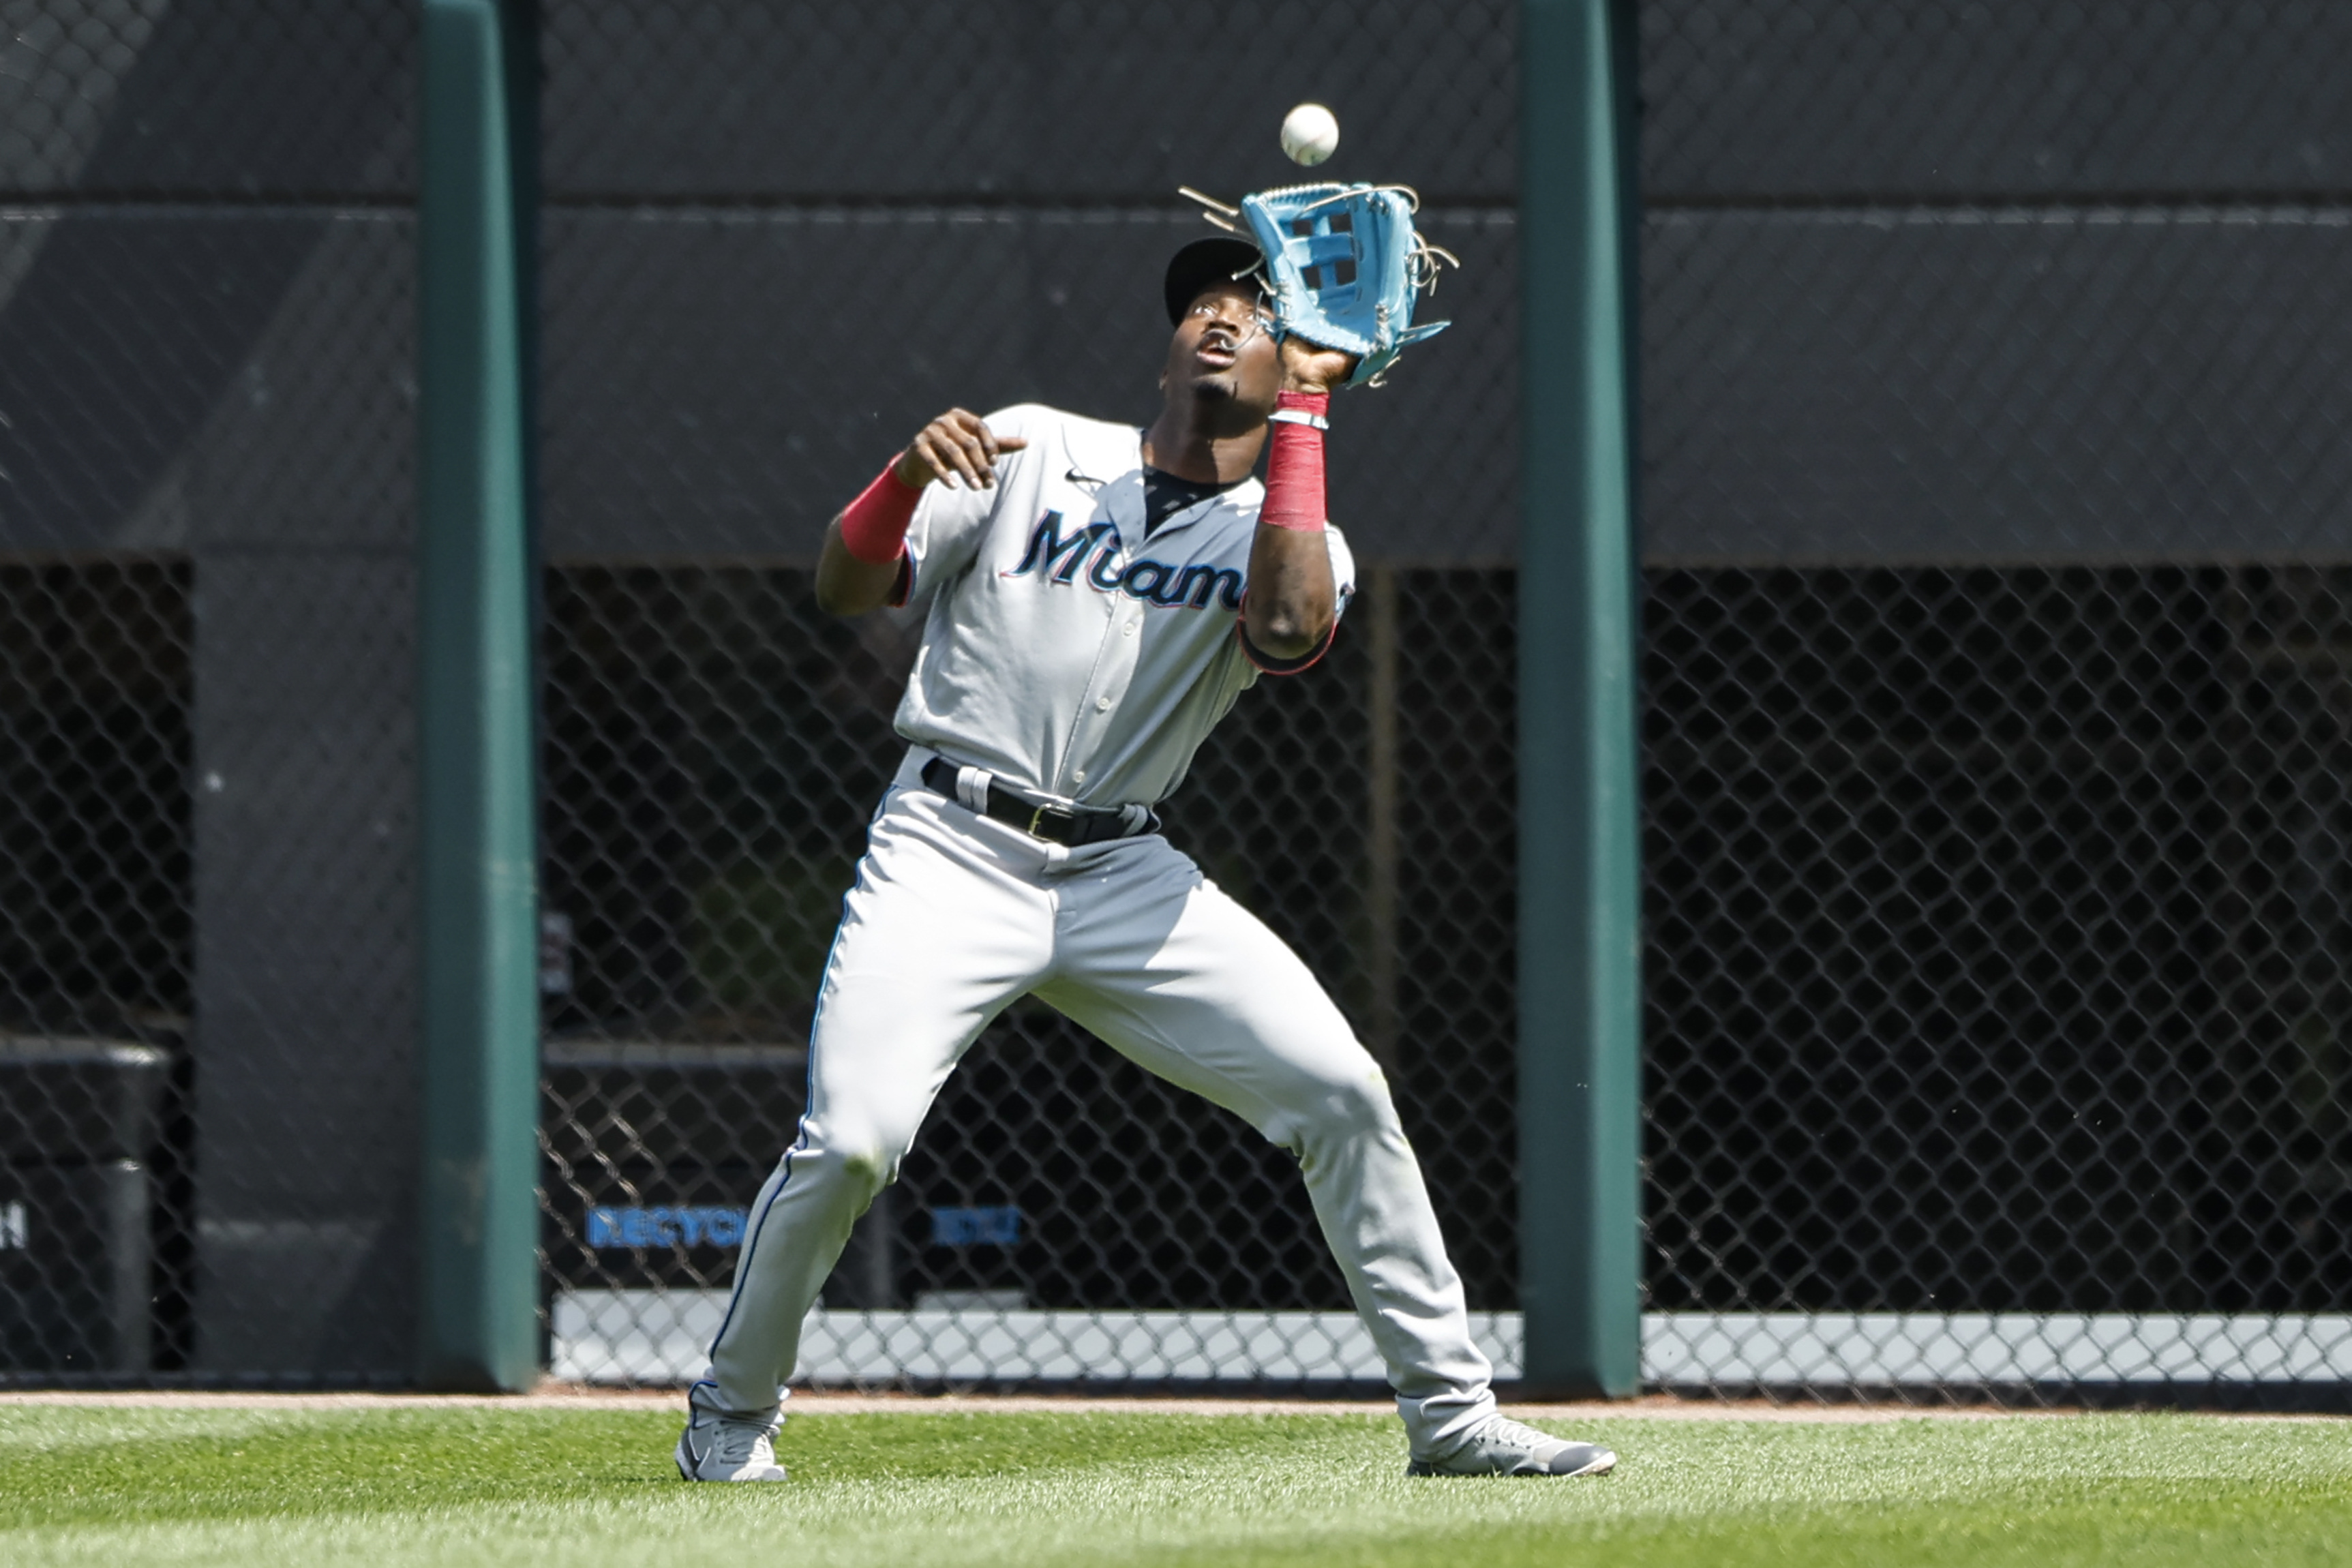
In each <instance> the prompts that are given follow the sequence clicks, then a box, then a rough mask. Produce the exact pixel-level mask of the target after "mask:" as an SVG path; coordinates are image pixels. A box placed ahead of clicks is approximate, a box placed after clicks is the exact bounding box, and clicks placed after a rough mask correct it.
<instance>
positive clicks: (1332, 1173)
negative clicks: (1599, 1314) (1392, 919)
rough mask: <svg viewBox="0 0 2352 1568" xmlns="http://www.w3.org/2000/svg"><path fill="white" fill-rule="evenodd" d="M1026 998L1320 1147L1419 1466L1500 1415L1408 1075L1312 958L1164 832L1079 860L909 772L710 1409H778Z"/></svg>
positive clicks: (1298, 1142)
mask: <svg viewBox="0 0 2352 1568" xmlns="http://www.w3.org/2000/svg"><path fill="white" fill-rule="evenodd" d="M1024 993H1027V994H1035V995H1036V996H1038V997H1040V998H1042V999H1043V1000H1044V1001H1045V1002H1046V1003H1048V1004H1049V1005H1052V1006H1054V1007H1055V1008H1056V1009H1058V1010H1059V1011H1061V1012H1062V1013H1064V1014H1066V1015H1067V1016H1069V1017H1071V1018H1072V1019H1075V1020H1076V1022H1077V1023H1079V1024H1080V1025H1082V1026H1085V1027H1086V1028H1087V1029H1089V1030H1091V1031H1093V1032H1094V1033H1095V1034H1097V1035H1098V1036H1100V1037H1102V1038H1103V1039H1104V1040H1106V1041H1107V1042H1108V1043H1109V1044H1110V1046H1111V1047H1113V1048H1114V1049H1116V1050H1118V1052H1120V1053H1121V1054H1122V1055H1124V1056H1126V1057H1128V1058H1129V1059H1130V1060H1132V1061H1134V1062H1136V1063H1137V1064H1138V1065H1139V1066H1141V1067H1143V1068H1146V1069H1147V1070H1149V1071H1150V1072H1153V1073H1156V1074H1158V1075H1159V1076H1160V1077H1161V1078H1163V1079H1167V1080H1169V1081H1170V1082H1171V1083H1174V1084H1178V1085H1181V1087H1183V1088H1185V1089H1191V1090H1192V1091H1193V1092H1194V1093H1196V1094H1200V1095H1202V1096H1205V1097H1206V1098H1208V1099H1209V1100H1213V1101H1215V1102H1216V1103H1217V1104H1219V1105H1222V1106H1223V1107H1224V1108H1225V1109H1227V1110H1231V1111H1233V1112H1234V1114H1236V1115H1238V1116H1240V1117H1242V1118H1243V1119H1244V1121H1248V1122H1249V1123H1250V1125H1251V1126H1253V1127H1255V1128H1256V1129H1257V1130H1258V1131H1260V1132H1261V1133H1263V1134H1265V1137H1266V1138H1267V1139H1269V1140H1271V1141H1272V1142H1275V1143H1277V1144H1279V1145H1281V1146H1282V1147H1284V1148H1286V1149H1288V1150H1289V1151H1290V1152H1292V1153H1294V1154H1296V1155H1297V1157H1298V1164H1299V1170H1300V1172H1301V1173H1302V1174H1303V1175H1304V1176H1305V1177H1306V1181H1307V1193H1308V1194H1309V1196H1310V1197H1311V1199H1312V1201H1313V1203H1314V1205H1315V1215H1316V1218H1317V1220H1318V1222H1319V1223H1320V1225H1321V1226H1322V1230H1323V1236H1324V1238H1325V1240H1326V1241H1327V1242H1328V1243H1329V1245H1330V1247H1331V1253H1332V1256H1333V1257H1334V1258H1337V1259H1338V1261H1339V1268H1340V1272H1341V1273H1342V1274H1343V1275H1345V1276H1346V1279H1347V1282H1348V1291H1349V1298H1350V1299H1351V1300H1353V1301H1354V1303H1355V1307H1356V1310H1357V1311H1358V1312H1359V1313H1360V1314H1361V1316H1362V1318H1363V1320H1364V1322H1365V1323H1366V1325H1367V1326H1368V1327H1369V1328H1370V1331H1371V1336H1372V1342H1373V1343H1374V1345H1375V1346H1377V1347H1378V1349H1379V1351H1380V1353H1381V1357H1382V1359H1383V1360H1384V1361H1385V1362H1386V1363H1387V1365H1388V1370H1389V1381H1390V1383H1391V1385H1392V1386H1393V1387H1394V1388H1395V1389H1396V1395H1397V1408H1398V1410H1399V1412H1400V1413H1402V1415H1403V1417H1404V1421H1405V1426H1406V1431H1407V1434H1408V1436H1409V1437H1410V1439H1411V1442H1412V1449H1413V1452H1414V1453H1416V1454H1430V1453H1434V1452H1437V1451H1440V1450H1443V1449H1444V1448H1445V1447H1449V1446H1451V1444H1452V1443H1453V1442H1454V1441H1455V1440H1457V1439H1458V1438H1459V1437H1460V1436H1463V1435H1464V1434H1465V1433H1466V1432H1467V1430H1468V1429H1469V1428H1470V1427H1471V1426H1475V1424H1476V1423H1477V1422H1479V1421H1480V1420H1482V1419H1483V1418H1484V1417H1485V1416H1486V1415H1488V1414H1489V1413H1490V1412H1492V1411H1493V1409H1494V1408H1495V1401H1494V1395H1493V1394H1492V1393H1491V1392H1490V1391H1489V1389H1488V1387H1487V1383H1488V1379H1489V1377H1490V1376H1491V1375H1492V1369H1491V1368H1490V1367H1489V1366H1488V1364H1487V1362H1486V1357H1485V1355H1483V1354H1482V1353H1481V1352H1479V1350H1478V1348H1477V1346H1476V1345H1475V1344H1474V1343H1473V1342H1472V1341H1471V1338H1470V1323H1469V1316H1468V1313H1467V1312H1466V1311H1465V1309H1464V1304H1463V1294H1462V1281H1461V1279H1460V1278H1459V1277H1458V1276H1456V1275H1455V1273H1454V1268H1453V1265H1452V1264H1451V1263H1450V1262H1448V1261H1447V1259H1446V1256H1445V1244H1444V1238H1443V1237H1441V1236H1440V1235H1439V1233H1438V1228H1437V1218H1436V1215H1434V1214H1433V1212H1432V1210H1431V1208H1430V1204H1429V1194H1428V1191H1427V1189H1426V1188H1425V1187H1424V1186H1423V1184H1422V1178H1421V1167H1420V1164H1419V1163H1418V1162H1417V1161H1416V1160H1415V1159H1414V1158H1413V1153H1412V1147H1411V1146H1410V1145H1409V1144H1407V1143H1406V1142H1405V1137H1404V1131H1403V1129H1402V1126H1401V1125H1400V1124H1399V1122H1398V1121H1397V1113H1396V1108H1395V1106H1394V1105H1393V1104H1392V1103H1391V1100H1390V1099H1389V1091H1388V1085H1387V1083H1386V1082H1385V1081H1384V1080H1383V1079H1382V1078H1381V1072H1380V1069H1379V1068H1378V1067H1376V1066H1375V1065H1374V1064H1373V1061H1372V1058H1370V1056H1369V1055H1368V1054H1366V1052H1365V1050H1364V1048H1363V1047H1361V1046H1360V1045H1359V1044H1357V1042H1356V1039H1355V1037H1354V1035H1353V1034H1352V1033H1351V1032H1350V1031H1349V1027H1348V1025H1347V1022H1346V1020H1345V1019H1343V1018H1342V1017H1341V1016H1340V1015H1339V1009H1338V1008H1337V1007H1336V1006H1334V1005H1332V1002H1331V999H1330V998H1329V997H1328V996H1327V995H1326V994H1324V992H1323V988H1322V987H1321V986H1320V985H1318V984H1316V981H1315V978H1314V976H1313V975H1312V974H1310V973H1308V972H1307V966H1306V965H1305V964H1304V963H1300V962H1299V960H1298V957H1297V954H1295V953H1293V952H1291V951H1290V949H1289V948H1288V947H1287V946H1286V945H1285V944H1284V943H1283V942H1282V940H1281V939H1280V938H1278V937H1276V935H1275V934H1274V933H1273V932H1272V931H1268V930H1267V929H1266V928H1265V926H1264V925H1263V924H1261V923H1260V922H1259V921H1257V920H1256V919H1255V917H1254V916H1252V915H1251V914H1250V913H1249V912H1248V911H1247V910H1244V909H1243V908H1242V907H1241V906H1240V905H1238V904H1236V903H1234V901H1233V900H1231V899H1229V898H1227V897H1226V896H1225V895H1224V894H1223V892H1222V891H1220V890H1219V889H1217V887H1216V886H1215V884H1213V883H1212V882H1210V881H1208V880H1207V879H1205V878H1203V877H1202V874H1201V871H1200V868H1198V867H1197V866H1195V865H1194V864H1193V863H1192V860H1191V859H1190V858H1187V857H1185V856H1184V855H1182V854H1181V853H1179V852H1178V851H1177V850H1176V849H1175V848H1173V847H1171V846H1170V845H1169V843H1168V842H1167V841H1166V840H1165V839H1163V838H1161V837H1158V836H1157V835H1150V836H1146V837H1137V838H1128V839H1120V840H1117V841H1114V842H1111V843H1108V844H1097V845H1090V846H1087V847H1084V848H1079V849H1066V848H1063V847H1060V846H1058V845H1053V844H1047V843H1045V842H1042V841H1041V840H1038V839H1035V838H1033V837H1029V836H1028V835H1027V834H1025V833H1023V832H1021V831H1019V830H1018V829H1016V828H1013V827H1011V826H1006V825H1005V824H1003V823H1000V822H996V821H993V820H992V819H990V818H988V817H984V816H977V815H975V814H973V813H971V812H969V811H967V810H965V809H964V808H963V807H962V806H961V805H956V804H954V803H953V802H950V801H949V800H947V799H946V798H944V797H943V796H940V795H936V794H934V793H933V792H932V791H930V790H929V789H927V788H925V787H924V786H923V785H922V784H920V783H919V782H910V780H909V775H908V772H905V771H902V773H901V774H900V777H899V782H898V784H896V785H894V786H893V787H892V789H891V791H890V793H889V795H887V797H885V799H884V802H883V805H882V807H881V809H880V811H879V812H877V814H876V816H875V819H874V824H873V830H872V836H871V838H870V841H869V846H868V848H867V851H866V858H865V859H864V860H863V861H862V862H861V863H860V865H859V867H858V872H857V882H856V887H855V888H854V889H851V891H850V894H849V896H848V898H847V900H845V903H844V907H843V914H842V922H841V931H840V934H839V936H838V937H837V938H836V939H835V943H834V949H833V955H832V957H831V959H830V960H829V961H828V962H827V963H826V966H825V972H824V984H823V988H822V990H821V992H820V994H819V998H818V1007H817V1015H816V1022H815V1025H814V1028H813V1029H812V1031H811V1037H810V1040H809V1103H808V1108H807V1113H806V1115H805V1116H803V1119H802V1121H801V1128H800V1137H799V1139H798V1140H797V1141H796V1142H794V1143H793V1147H792V1149H791V1150H790V1151H789V1152H787V1153H786V1154H785V1155H784V1157H783V1160H782V1163H779V1164H778V1166H777V1167H776V1170H775V1173H773V1174H772V1175H771V1176H770V1177H769V1178H768V1180H767V1183H766V1184H765V1185H764V1186H762V1187H761V1190H760V1195H759V1198H758V1201H757V1202H755V1203H754V1204H753V1205H752V1208H751V1225H750V1228H749V1230H748V1233H747V1235H746V1237H745V1241H744V1245H743V1251H742V1254H741V1257H740V1260H739V1262H738V1263H737V1265H736V1270H735V1289H734V1294H733V1297H732V1299H731V1300H730V1302H729V1304H728V1310H727V1317H726V1321H724V1323H723V1324H722V1325H721V1326H720V1328H719V1335H718V1338H717V1339H716V1340H715V1341H714V1342H713V1343H712V1345H711V1349H710V1378H711V1381H712V1382H714V1383H715V1384H717V1388H716V1390H715V1391H714V1392H715V1394H716V1397H715V1398H713V1399H712V1400H711V1401H710V1402H711V1403H712V1404H715V1405H719V1406H721V1407H722V1408H724V1409H726V1410H728V1411H730V1412H732V1413H735V1414H739V1415H748V1416H752V1417H755V1418H756V1417H765V1416H768V1415H772V1414H773V1413H774V1412H775V1411H776V1410H777V1408H778V1406H779V1405H780V1402H781V1400H782V1396H783V1395H782V1384H784V1382H785V1381H786V1380H787V1379H788V1378H789V1377H790V1376H791V1375H792V1373H793V1364H794V1363H795V1361H796V1360H797V1358H798V1356H799V1353H800V1337H801V1325H802V1321H803V1319H804V1318H805V1317H806V1316H807V1314H808V1311H809V1309H810V1308H811V1306H813V1305H814V1303H815V1300H816V1297H817V1292H818V1291H819V1290H820V1289H822V1288H823V1287H824V1281H825V1279H826V1278H827V1277H828V1276H829V1275H830V1274H831V1273H832V1271H833V1267H834V1264H835V1261H836V1260H837V1259H838V1258H839V1257H840V1255H841V1250H842V1247H844V1246H845V1244H846V1243H847V1241H848V1238H849V1231H850V1226H852V1225H853V1224H855V1223H856V1219H857V1217H858V1216H859V1215H862V1214H864V1213H865V1212H866V1207H867V1205H870V1204H872V1202H873V1201H874V1196H875V1194H877V1193H878V1192H880V1191H881V1189H882V1188H883V1187H884V1186H885V1185H887V1184H888V1183H890V1182H891V1181H893V1180H895V1179H896V1178H897V1176H898V1163H899V1161H900V1159H901V1158H902V1157H903V1156H904V1155H905V1153H906V1152H907V1150H908V1147H909V1146H910V1145H911V1144H912V1143H913V1142H914V1138H915V1131H916V1129H917V1128H918V1127H919V1126H920V1125H921V1123H922V1120H923V1117H924V1114H925V1113H926V1112H927V1111H928V1110H929V1109H930V1105H931V1101H932V1100H933V1099H934V1098H935V1097H936V1096H937V1095H938V1093H939V1091H940V1086H941V1085H943V1084H944V1083H945V1082H946V1081H947V1077H948V1074H949V1073H950V1072H951V1071H952V1070H954V1068H955V1065H956V1062H957V1060H958V1059H959V1058H961V1057H962V1055H963V1053H964V1051H965V1050H966V1049H967V1048H968V1047H970V1046H971V1042H972V1040H973V1039H974V1038H975V1037H978V1035H979V1034H980V1032H981V1030H982V1027H983V1026H986V1025H987V1023H988V1022H989V1020H991V1019H992V1018H993V1017H995V1016H996V1015H997V1013H998V1012H999V1011H1001V1010H1002V1009H1003V1007H1004V1006H1005V1005H1007V1004H1009V1003H1011V1002H1012V1001H1013V1000H1014V999H1015V998H1016V997H1019V996H1021V995H1022V994H1024Z"/></svg>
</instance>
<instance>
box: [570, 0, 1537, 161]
mask: <svg viewBox="0 0 2352 1568" xmlns="http://www.w3.org/2000/svg"><path fill="white" fill-rule="evenodd" d="M1514 16H1515V8H1514V7H1513V6H1510V5H1502V4H1497V3H1496V0H1475V3H1473V4H1467V5H1426V4H1423V5H1372V4H1365V3H1362V0H1347V3H1333V0H1322V3H1319V4H1309V5H1285V6H1279V7H1274V8H1268V7H1266V6H1263V5H1228V4H1218V5H1180V6H1167V5H1144V4H1138V3H1136V0H1107V3H1105V4H1100V5H1085V6H1075V5H1053V4H1048V3H1046V0H978V3H976V4H971V5H935V4H923V3H898V4H882V5H815V4H807V3H801V4H793V3H786V0H778V3H772V4H763V5H719V4H716V3H714V0H698V3H696V0H688V3H687V4H680V5H645V4H640V3H626V0H586V3H581V4H567V5H550V6H549V7H548V8H547V33H546V41H545V50H546V58H547V61H548V79H547V98H546V119H545V135H546V169H547V181H548V190H549V192H550V194H551V195H555V196H557V197H559V198H562V197H563V196H567V195H578V194H588V195H607V194H613V195H625V196H629V197H636V196H656V197H666V198H676V197H679V196H705V197H708V196H717V195H744V196H750V195H771V196H791V197H799V198H807V197H855V198H858V199H863V200H874V199H901V200H903V199H906V198H908V197H920V198H931V199H956V198H968V197H973V196H992V197H1006V196H1013V197H1027V198H1043V199H1048V200H1062V201H1067V200H1078V199H1086V200H1111V201H1121V202H1137V201H1150V202H1160V201H1165V200H1167V199H1168V198H1169V197H1170V196H1171V195H1172V194H1173V192H1174V189H1175V187H1176V186H1177V185H1179V184H1190V185H1193V186H1197V187H1199V188H1201V189H1204V190H1207V191H1210V192H1212V193H1213V194H1217V195H1223V196H1224V197H1226V198H1227V199H1228V200H1230V199H1232V198H1234V197H1235V196H1238V195H1241V194H1242V193H1243V192H1244V191H1246V190H1253V189H1257V188H1260V187H1263V186H1267V185H1275V184H1289V183H1293V182H1295V181H1296V180H1297V179H1299V178H1300V177H1302V176H1301V174H1300V171H1299V170H1298V169H1297V166H1296V165H1294V164H1292V163H1288V162H1287V161H1286V160H1285V159H1284V158H1283V156H1282V153H1281V151H1280V149H1279V147H1278V146H1277V144H1276V132H1277V130H1278V128H1279V126H1280V124H1281V122H1282V117H1283V115H1284V114H1285V113H1286V111H1287V110H1289V108H1290V106H1291V105H1293V104H1295V103H1297V102H1299V101H1301V100H1320V101H1321V102H1324V103H1327V104H1328V105H1330V106H1331V108H1332V109H1333V110H1335V111H1336V112H1337V113H1338V115H1339V124H1340V128H1341V140H1340V145H1339V153H1338V154H1337V156H1336V157H1335V158H1334V159H1333V161H1332V162H1331V163H1328V164H1326V165H1324V166H1323V167H1322V168H1321V169H1318V170H1317V171H1316V173H1315V175H1314V176H1311V177H1327V178H1339V179H1349V180H1402V181H1404V182H1406V183H1407V184H1413V185H1417V186H1419V187H1420V188H1421V189H1422V191H1423V194H1424V195H1429V196H1431V197H1432V198H1433V199H1436V200H1440V201H1445V202H1467V201H1480V202H1485V201H1494V200H1498V199H1504V200H1507V199H1508V198H1509V196H1510V195H1511V193H1512V185H1513V181H1514V180H1515V178H1516V174H1515V173H1514V169H1515V163H1514V153H1515V146H1516V143H1515V136H1514V126H1515V122H1516V118H1517V58H1516V53H1515V50H1514V47H1513V22H1514Z"/></svg>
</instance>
